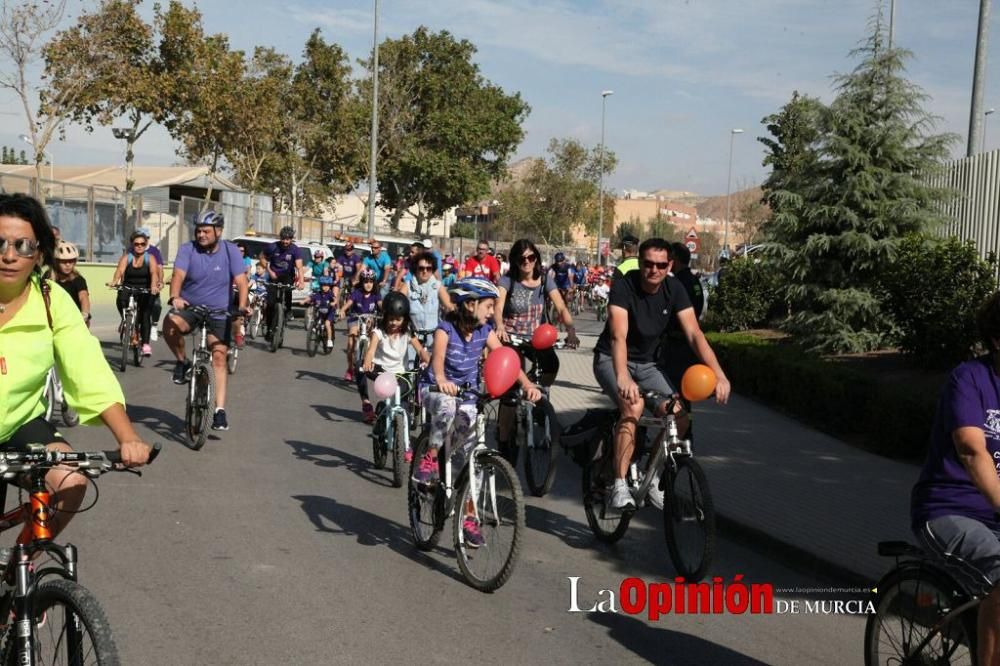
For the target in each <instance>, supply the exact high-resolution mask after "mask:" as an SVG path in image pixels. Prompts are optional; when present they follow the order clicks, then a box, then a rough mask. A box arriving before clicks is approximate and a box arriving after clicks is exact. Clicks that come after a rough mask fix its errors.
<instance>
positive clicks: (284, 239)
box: [264, 226, 305, 341]
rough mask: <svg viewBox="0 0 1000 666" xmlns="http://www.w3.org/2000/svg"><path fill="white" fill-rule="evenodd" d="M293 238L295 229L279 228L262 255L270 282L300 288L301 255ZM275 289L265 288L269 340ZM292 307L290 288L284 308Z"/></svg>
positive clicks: (286, 294) (273, 313)
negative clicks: (275, 237)
mask: <svg viewBox="0 0 1000 666" xmlns="http://www.w3.org/2000/svg"><path fill="white" fill-rule="evenodd" d="M294 240H295V230H294V229H292V228H291V227H289V226H285V227H282V228H281V231H280V232H278V241H277V242H275V243H271V244H270V245H269V246H267V249H266V250H264V257H265V258H266V259H267V272H268V275H269V276H270V278H271V284H274V283H278V284H286V285H294V286H295V288H296V289H302V287H303V285H305V280H304V278H303V276H302V255H301V254H300V253H299V248H298V247H297V246H296V245H295V243H294V242H293V241H294ZM276 293H277V290H276V289H268V290H267V336H266V337H267V340H268V341H270V340H271V336H272V335H273V334H274V322H275V318H276V316H275V312H276V310H275V305H276V303H275V294H276ZM291 309H292V290H291V289H286V290H285V310H288V311H289V312H290V311H291Z"/></svg>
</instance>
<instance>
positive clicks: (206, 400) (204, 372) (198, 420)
mask: <svg viewBox="0 0 1000 666" xmlns="http://www.w3.org/2000/svg"><path fill="white" fill-rule="evenodd" d="M214 395H215V372H214V371H213V369H212V366H211V365H210V364H208V363H205V362H203V361H195V363H194V367H192V368H191V383H190V385H189V387H188V404H187V408H186V410H185V417H186V418H185V423H186V426H187V427H186V431H187V436H188V441H189V442H190V443H191V448H192V449H194V450H195V451H197V450H199V449H201V447H203V446H205V440H206V439H207V438H208V422H209V419H211V417H212V399H213V396H214Z"/></svg>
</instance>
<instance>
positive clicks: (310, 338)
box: [306, 326, 319, 358]
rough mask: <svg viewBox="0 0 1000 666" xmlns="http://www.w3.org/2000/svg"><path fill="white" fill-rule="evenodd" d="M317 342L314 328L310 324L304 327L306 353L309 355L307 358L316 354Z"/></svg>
mask: <svg viewBox="0 0 1000 666" xmlns="http://www.w3.org/2000/svg"><path fill="white" fill-rule="evenodd" d="M318 344H319V342H318V340H317V338H316V328H315V327H313V326H310V327H309V328H308V329H306V353H307V354H308V355H309V358H312V357H313V356H315V355H316V347H317V345H318Z"/></svg>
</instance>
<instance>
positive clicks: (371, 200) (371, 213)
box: [368, 0, 379, 238]
mask: <svg viewBox="0 0 1000 666" xmlns="http://www.w3.org/2000/svg"><path fill="white" fill-rule="evenodd" d="M378 6H379V0H375V36H374V37H373V54H372V143H371V153H370V156H369V169H368V172H369V176H368V238H374V237H375V183H376V176H375V162H376V160H377V156H378Z"/></svg>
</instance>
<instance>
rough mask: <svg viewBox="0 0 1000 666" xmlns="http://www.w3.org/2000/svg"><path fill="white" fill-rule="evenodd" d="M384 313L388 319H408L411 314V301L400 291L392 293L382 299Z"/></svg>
mask: <svg viewBox="0 0 1000 666" xmlns="http://www.w3.org/2000/svg"><path fill="white" fill-rule="evenodd" d="M382 312H384V313H385V314H386V316H388V317H406V316H407V315H409V314H410V299H408V298H407V297H406V296H403V295H402V294H401V293H399V292H398V291H392V292H389V293H388V294H386V295H385V298H383V299H382Z"/></svg>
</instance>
